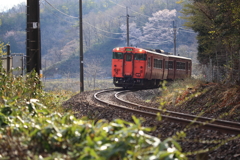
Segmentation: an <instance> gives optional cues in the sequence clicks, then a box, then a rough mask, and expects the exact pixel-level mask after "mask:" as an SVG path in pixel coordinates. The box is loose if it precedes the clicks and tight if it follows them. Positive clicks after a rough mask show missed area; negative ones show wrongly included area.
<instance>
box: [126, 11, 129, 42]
mask: <svg viewBox="0 0 240 160" xmlns="http://www.w3.org/2000/svg"><path fill="white" fill-rule="evenodd" d="M126 13H127V16H126V17H127V46H129V15H128V7H127V8H126Z"/></svg>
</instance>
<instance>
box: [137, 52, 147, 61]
mask: <svg viewBox="0 0 240 160" xmlns="http://www.w3.org/2000/svg"><path fill="white" fill-rule="evenodd" d="M134 59H135V60H144V61H145V60H146V59H147V55H146V54H139V53H137V54H135V55H134Z"/></svg>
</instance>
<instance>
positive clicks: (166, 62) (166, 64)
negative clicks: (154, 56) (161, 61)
mask: <svg viewBox="0 0 240 160" xmlns="http://www.w3.org/2000/svg"><path fill="white" fill-rule="evenodd" d="M165 69H168V61H165Z"/></svg>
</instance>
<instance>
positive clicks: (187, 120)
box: [94, 90, 240, 134]
mask: <svg viewBox="0 0 240 160" xmlns="http://www.w3.org/2000/svg"><path fill="white" fill-rule="evenodd" d="M111 91H116V90H103V91H100V92H97V93H95V94H94V98H95V99H96V100H98V101H99V102H101V103H104V104H107V105H108V106H112V107H116V108H120V109H123V110H127V111H130V112H133V113H137V114H141V115H145V116H148V117H157V113H158V112H159V109H155V108H151V107H146V106H143V105H139V104H136V103H132V102H129V101H124V100H121V101H122V102H124V103H127V104H131V105H135V106H137V107H139V108H144V109H152V111H154V112H155V113H152V112H147V111H142V110H136V109H132V108H128V107H126V106H122V105H116V104H112V103H109V102H106V101H104V100H102V99H100V98H99V97H98V95H99V94H102V93H104V92H111ZM124 92H126V91H122V92H117V93H116V94H115V98H116V97H118V95H119V94H121V93H124ZM118 100H119V99H118ZM161 112H163V111H161ZM168 112H169V114H170V115H161V117H162V119H163V120H168V121H171V122H177V123H182V124H188V125H189V126H195V127H201V128H205V129H210V130H219V131H221V132H225V133H230V134H240V124H238V123H235V122H231V123H233V124H234V123H235V127H231V126H226V125H227V122H229V121H223V123H224V124H225V125H220V124H212V123H210V122H211V121H209V120H211V119H210V118H206V117H203V119H205V120H208V121H199V120H198V118H199V116H193V115H189V114H186V116H185V114H184V113H178V112H172V111H168ZM176 115H178V117H176ZM174 116H175V117H174ZM180 116H181V117H180ZM183 117H184V118H183ZM191 117H192V118H191ZM216 121H219V122H220V121H222V120H216ZM237 124H238V127H237V126H236V125H237Z"/></svg>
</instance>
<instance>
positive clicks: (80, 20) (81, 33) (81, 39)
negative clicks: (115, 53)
mask: <svg viewBox="0 0 240 160" xmlns="http://www.w3.org/2000/svg"><path fill="white" fill-rule="evenodd" d="M79 47H80V48H79V49H80V92H84V77H83V75H84V71H83V23H82V0H79Z"/></svg>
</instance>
